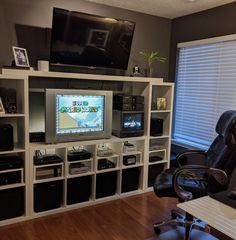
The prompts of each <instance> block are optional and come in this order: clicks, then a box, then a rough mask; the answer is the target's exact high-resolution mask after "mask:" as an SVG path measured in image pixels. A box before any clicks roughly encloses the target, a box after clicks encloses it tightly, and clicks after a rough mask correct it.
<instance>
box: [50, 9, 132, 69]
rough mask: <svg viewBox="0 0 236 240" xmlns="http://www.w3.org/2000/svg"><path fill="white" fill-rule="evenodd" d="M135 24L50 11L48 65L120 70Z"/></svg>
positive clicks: (75, 13) (78, 13) (55, 10)
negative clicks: (51, 20) (50, 25)
mask: <svg viewBox="0 0 236 240" xmlns="http://www.w3.org/2000/svg"><path fill="white" fill-rule="evenodd" d="M134 28H135V23H134V22H131V21H127V20H120V19H114V18H108V17H102V16H96V15H91V14H86V13H81V12H75V11H68V10H65V9H59V8H54V9H53V22H52V38H51V53H50V63H51V64H63V65H78V66H87V67H105V68H114V69H124V70H126V69H127V67H128V61H129V56H130V50H131V45H132V39H133V34H134Z"/></svg>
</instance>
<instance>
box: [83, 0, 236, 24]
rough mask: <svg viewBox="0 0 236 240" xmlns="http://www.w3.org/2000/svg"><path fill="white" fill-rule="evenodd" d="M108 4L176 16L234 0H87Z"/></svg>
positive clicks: (143, 11) (167, 16)
mask: <svg viewBox="0 0 236 240" xmlns="http://www.w3.org/2000/svg"><path fill="white" fill-rule="evenodd" d="M87 1H89V2H96V3H101V4H105V5H108V6H113V7H119V8H124V9H128V10H133V11H136V12H142V13H147V14H151V15H155V16H160V17H165V18H170V19H173V18H176V17H180V16H184V15H188V14H191V13H195V12H200V11H203V10H206V9H210V8H213V7H218V6H221V5H224V4H227V3H231V2H235V1H233V0H87Z"/></svg>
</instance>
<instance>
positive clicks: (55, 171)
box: [36, 166, 62, 180]
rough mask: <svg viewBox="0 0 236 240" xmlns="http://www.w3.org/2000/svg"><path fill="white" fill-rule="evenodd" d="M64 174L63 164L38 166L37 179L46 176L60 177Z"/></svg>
mask: <svg viewBox="0 0 236 240" xmlns="http://www.w3.org/2000/svg"><path fill="white" fill-rule="evenodd" d="M61 174H62V169H61V166H50V167H47V168H38V169H37V171H36V179H37V180H40V179H45V178H53V177H60V176H61Z"/></svg>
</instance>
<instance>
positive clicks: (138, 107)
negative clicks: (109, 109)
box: [113, 94, 144, 111]
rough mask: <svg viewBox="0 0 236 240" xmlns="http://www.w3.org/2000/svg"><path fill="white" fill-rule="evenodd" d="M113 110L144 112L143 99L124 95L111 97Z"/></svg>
mask: <svg viewBox="0 0 236 240" xmlns="http://www.w3.org/2000/svg"><path fill="white" fill-rule="evenodd" d="M113 109H115V110H120V111H144V97H143V96H133V95H124V94H118V95H113Z"/></svg>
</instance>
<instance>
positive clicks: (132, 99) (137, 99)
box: [113, 94, 144, 104]
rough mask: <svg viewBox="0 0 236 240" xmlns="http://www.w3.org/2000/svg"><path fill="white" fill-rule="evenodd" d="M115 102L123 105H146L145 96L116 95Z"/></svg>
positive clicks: (114, 96)
mask: <svg viewBox="0 0 236 240" xmlns="http://www.w3.org/2000/svg"><path fill="white" fill-rule="evenodd" d="M113 102H121V103H141V104H144V96H133V95H125V94H114V95H113Z"/></svg>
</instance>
